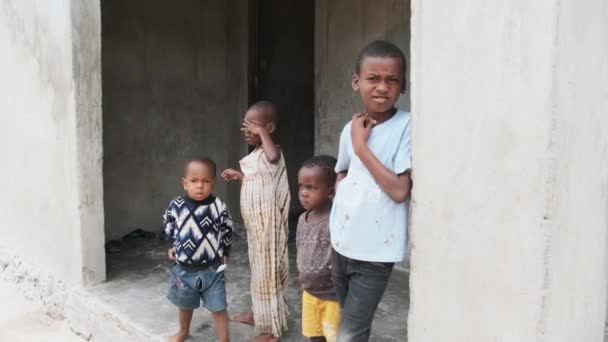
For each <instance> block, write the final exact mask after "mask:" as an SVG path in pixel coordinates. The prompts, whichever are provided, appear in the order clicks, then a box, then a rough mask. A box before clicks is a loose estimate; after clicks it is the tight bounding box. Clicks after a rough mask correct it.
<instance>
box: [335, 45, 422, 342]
mask: <svg viewBox="0 0 608 342" xmlns="http://www.w3.org/2000/svg"><path fill="white" fill-rule="evenodd" d="M405 70H406V61H405V57H404V55H403V52H402V51H401V50H400V49H399V48H398V47H396V46H395V45H393V44H392V43H390V42H387V41H374V42H372V43H370V44H368V45H367V46H366V47H365V48H364V49H363V50H362V51H361V53H360V54H359V58H358V60H357V64H356V73H355V74H354V75H353V79H352V87H353V89H354V90H355V91H357V92H359V94H360V95H361V101H362V103H363V106H364V107H365V113H359V114H355V115H354V116H353V119H352V121H351V122H349V123H348V124H346V126H345V127H344V129H343V131H342V134H341V136H340V149H339V153H338V162H337V164H336V173H338V180H337V182H336V187H337V192H336V196H335V199H334V204H333V208H332V212H331V217H330V231H331V242H332V246H333V248H334V255H333V266H332V277H333V281H334V286H335V288H336V293H337V295H338V301H339V303H340V308H341V314H342V316H341V320H340V327H339V332H338V342H353V341H357V342H358V341H367V340H368V339H369V334H370V331H371V324H372V320H373V317H374V313H375V311H376V308H377V307H378V304H379V302H380V299H381V298H382V295H383V294H384V290H385V289H386V285H387V284H388V280H389V278H390V274H391V272H392V269H393V265H394V263H395V262H399V261H401V260H403V258H404V256H405V249H406V239H407V217H408V212H407V211H408V206H407V200H408V198H409V195H410V190H411V187H412V182H411V178H410V169H411V155H410V146H411V138H410V135H411V124H410V113H408V112H405V111H403V110H399V109H397V108H395V103H396V102H397V100H398V99H399V96H400V94H402V93H403V92H405Z"/></svg>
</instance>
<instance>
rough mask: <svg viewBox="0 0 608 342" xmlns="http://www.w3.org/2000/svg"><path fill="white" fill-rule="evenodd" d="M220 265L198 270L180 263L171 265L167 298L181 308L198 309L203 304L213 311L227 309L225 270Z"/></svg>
mask: <svg viewBox="0 0 608 342" xmlns="http://www.w3.org/2000/svg"><path fill="white" fill-rule="evenodd" d="M218 267H219V264H218V265H213V266H209V267H207V268H205V269H202V270H198V271H190V270H185V269H184V267H182V266H181V265H180V264H178V263H175V264H173V266H171V269H170V273H171V274H170V276H169V279H170V281H169V293H168V295H167V298H169V300H170V301H171V302H172V303H173V304H175V305H176V306H177V307H179V308H180V309H186V310H191V309H196V308H198V307H199V306H200V305H201V300H202V301H203V306H204V307H205V308H206V309H207V310H209V311H211V312H218V311H223V310H226V308H227V307H228V303H227V302H226V283H225V281H224V271H221V272H217V269H218Z"/></svg>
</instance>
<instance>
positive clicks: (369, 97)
mask: <svg viewBox="0 0 608 342" xmlns="http://www.w3.org/2000/svg"><path fill="white" fill-rule="evenodd" d="M403 67H404V66H402V65H401V60H400V59H397V58H391V57H366V58H365V59H363V61H362V62H361V66H360V69H359V74H355V75H353V81H352V86H353V90H355V91H358V92H359V94H360V95H361V100H362V101H363V105H364V106H365V110H366V112H367V114H385V113H388V112H390V111H392V109H393V108H394V107H395V103H396V102H397V100H398V99H399V95H400V94H401V89H403V82H404V80H403V71H402V70H403V69H402V68H403Z"/></svg>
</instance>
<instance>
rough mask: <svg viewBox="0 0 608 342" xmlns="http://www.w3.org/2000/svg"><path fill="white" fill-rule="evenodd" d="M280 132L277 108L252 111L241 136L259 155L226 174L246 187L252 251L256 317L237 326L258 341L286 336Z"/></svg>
mask: <svg viewBox="0 0 608 342" xmlns="http://www.w3.org/2000/svg"><path fill="white" fill-rule="evenodd" d="M276 127H277V109H276V106H275V105H274V104H272V103H270V102H268V101H260V102H257V103H255V104H254V105H252V106H251V107H250V108H249V109H248V110H247V113H246V114H245V120H244V122H243V128H242V129H241V130H242V131H243V133H244V137H245V141H246V142H247V144H249V145H251V146H254V147H255V149H254V150H253V151H252V152H251V153H250V154H249V155H247V156H246V157H245V158H243V159H241V161H240V166H241V171H237V170H234V169H227V170H225V171H224V172H222V177H223V178H224V179H226V180H227V181H241V182H242V187H241V215H242V216H243V220H244V222H245V228H246V230H247V242H248V246H249V265H250V267H251V300H252V312H250V313H248V314H245V315H240V316H236V317H234V320H235V321H237V322H241V323H246V324H251V325H255V329H256V333H257V334H258V337H257V338H256V341H278V339H279V337H280V336H281V335H282V333H283V332H284V331H285V330H287V315H288V308H287V299H286V290H287V277H288V275H289V260H288V253H287V239H288V232H289V229H288V215H289V202H290V195H289V184H288V182H287V170H286V167H285V160H284V158H283V154H282V153H281V150H280V149H279V147H278V146H277V145H276V144H275V143H274V141H273V139H272V134H273V133H274V132H275V130H276Z"/></svg>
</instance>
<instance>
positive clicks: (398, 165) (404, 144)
mask: <svg viewBox="0 0 608 342" xmlns="http://www.w3.org/2000/svg"><path fill="white" fill-rule="evenodd" d="M411 127H412V122H411V121H408V122H407V124H406V126H405V129H404V130H403V134H402V135H401V139H400V141H399V145H398V147H397V152H396V153H395V156H394V159H393V160H394V162H393V172H395V173H396V174H398V175H399V174H402V173H404V172H406V171H408V170H410V169H411V168H412V128H411Z"/></svg>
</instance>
